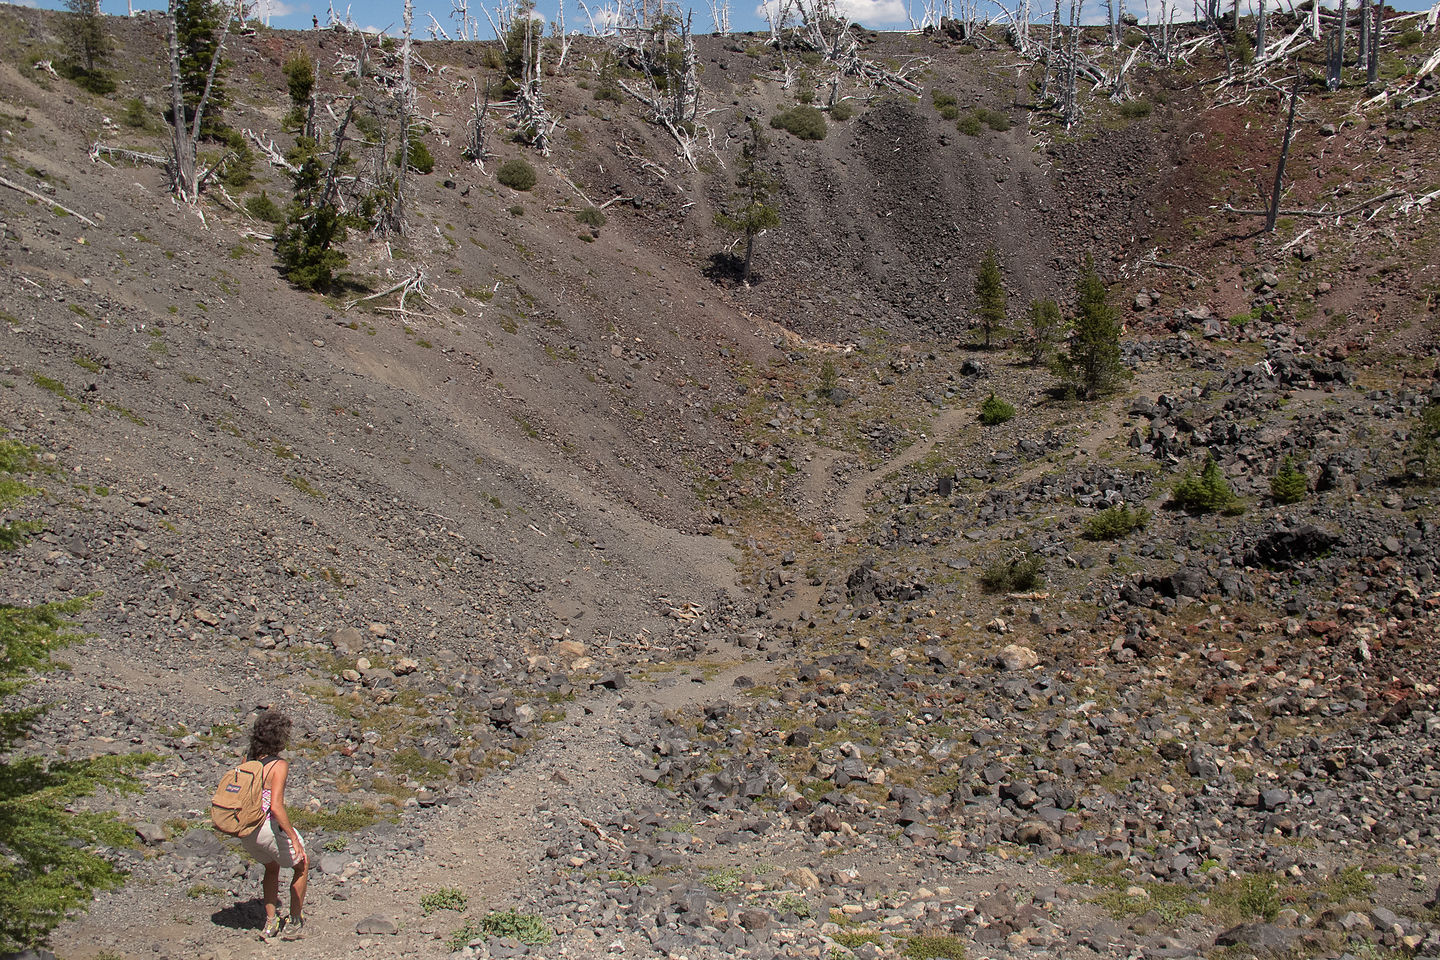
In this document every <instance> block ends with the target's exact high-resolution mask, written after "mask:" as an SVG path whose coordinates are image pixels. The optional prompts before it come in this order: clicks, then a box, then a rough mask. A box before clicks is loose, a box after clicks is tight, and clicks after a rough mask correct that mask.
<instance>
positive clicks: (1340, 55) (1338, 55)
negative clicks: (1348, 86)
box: [1325, 0, 1348, 90]
mask: <svg viewBox="0 0 1440 960" xmlns="http://www.w3.org/2000/svg"><path fill="white" fill-rule="evenodd" d="M1347 13H1348V11H1347V10H1346V8H1345V0H1340V22H1339V23H1338V24H1336V26H1335V29H1334V30H1332V31H1331V32H1330V33H1328V34H1326V35H1325V86H1327V87H1329V88H1330V89H1331V90H1338V89H1340V79H1341V75H1342V74H1343V72H1344V70H1345V20H1346V19H1347Z"/></svg>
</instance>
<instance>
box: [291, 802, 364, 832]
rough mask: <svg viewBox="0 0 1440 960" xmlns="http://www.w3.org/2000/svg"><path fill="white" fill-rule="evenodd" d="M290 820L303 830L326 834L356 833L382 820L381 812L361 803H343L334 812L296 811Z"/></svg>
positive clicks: (292, 812)
mask: <svg viewBox="0 0 1440 960" xmlns="http://www.w3.org/2000/svg"><path fill="white" fill-rule="evenodd" d="M290 819H291V821H293V822H294V824H295V826H296V827H299V828H301V829H303V830H321V831H324V832H326V833H355V832H356V831H357V830H364V829H365V828H366V827H368V826H371V825H372V824H375V823H376V822H378V821H379V820H380V812H379V811H378V810H376V809H375V808H374V807H368V806H366V805H364V804H361V803H342V804H340V806H338V807H336V808H335V810H334V811H327V810H321V811H319V812H316V811H314V810H306V809H294V810H291V811H290Z"/></svg>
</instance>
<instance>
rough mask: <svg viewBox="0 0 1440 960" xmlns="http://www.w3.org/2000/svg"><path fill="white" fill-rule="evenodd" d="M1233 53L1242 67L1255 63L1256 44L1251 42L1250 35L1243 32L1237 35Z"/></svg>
mask: <svg viewBox="0 0 1440 960" xmlns="http://www.w3.org/2000/svg"><path fill="white" fill-rule="evenodd" d="M1233 53H1234V54H1235V59H1236V60H1238V61H1240V66H1242V67H1248V66H1250V64H1252V63H1254V62H1255V44H1254V43H1252V42H1251V40H1250V34H1248V33H1246V32H1245V31H1243V30H1241V31H1239V32H1238V33H1236V34H1235V47H1234V50H1233Z"/></svg>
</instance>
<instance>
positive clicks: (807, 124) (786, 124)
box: [770, 105, 825, 140]
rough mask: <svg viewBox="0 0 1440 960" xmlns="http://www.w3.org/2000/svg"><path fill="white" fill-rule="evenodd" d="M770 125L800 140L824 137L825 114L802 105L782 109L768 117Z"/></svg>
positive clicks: (822, 138)
mask: <svg viewBox="0 0 1440 960" xmlns="http://www.w3.org/2000/svg"><path fill="white" fill-rule="evenodd" d="M770 126H772V127H774V128H775V129H777V130H784V131H786V132H788V133H790V134H791V135H792V136H796V137H799V138H800V139H801V140H824V139H825V114H823V113H821V112H820V111H819V110H817V109H815V108H814V107H808V106H803V105H802V106H798V107H791V108H790V109H789V110H782V111H780V112H779V113H777V114H775V116H773V117H771V118H770Z"/></svg>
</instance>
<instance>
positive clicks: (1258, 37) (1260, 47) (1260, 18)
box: [1255, 0, 1318, 60]
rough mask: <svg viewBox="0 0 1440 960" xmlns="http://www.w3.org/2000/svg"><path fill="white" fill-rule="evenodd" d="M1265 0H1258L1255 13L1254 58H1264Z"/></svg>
mask: <svg viewBox="0 0 1440 960" xmlns="http://www.w3.org/2000/svg"><path fill="white" fill-rule="evenodd" d="M1317 2H1318V0H1317ZM1265 12H1266V11H1265V0H1260V9H1259V10H1258V11H1257V12H1256V14H1255V59H1256V60H1264V59H1265Z"/></svg>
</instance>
